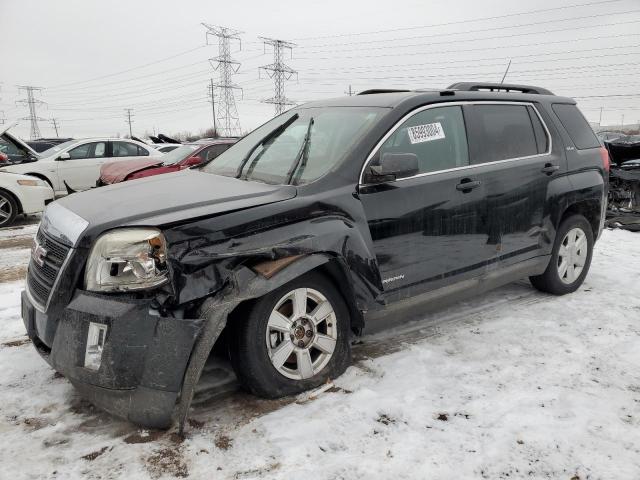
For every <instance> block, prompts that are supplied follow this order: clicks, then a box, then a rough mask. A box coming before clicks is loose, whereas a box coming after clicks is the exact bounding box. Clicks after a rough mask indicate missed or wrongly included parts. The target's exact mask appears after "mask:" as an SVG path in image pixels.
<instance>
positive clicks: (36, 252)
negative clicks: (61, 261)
mask: <svg viewBox="0 0 640 480" xmlns="http://www.w3.org/2000/svg"><path fill="white" fill-rule="evenodd" d="M46 256H47V250H46V249H45V248H44V247H43V246H42V245H40V244H39V243H38V241H37V240H34V242H33V247H32V248H31V258H32V259H33V261H34V262H36V265H38V266H39V267H42V266H44V259H45V257H46Z"/></svg>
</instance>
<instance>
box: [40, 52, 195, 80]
mask: <svg viewBox="0 0 640 480" xmlns="http://www.w3.org/2000/svg"><path fill="white" fill-rule="evenodd" d="M201 48H204V45H200V46H199V47H196V48H190V49H189V50H185V51H183V52H180V53H176V54H175V55H170V56H168V57H165V58H161V59H160V60H155V61H153V62H149V63H145V64H142V65H137V66H135V67H131V68H127V69H126V70H120V71H119V72H114V73H109V74H106V75H101V76H99V77H93V78H89V79H87V80H80V81H77V82H71V83H63V84H60V85H54V86H52V87H49V88H50V89H52V90H53V89H58V88H64V87H70V86H74V85H80V84H82V83H90V82H93V81H95V80H102V79H103V78H109V77H115V76H117V75H122V74H123V73H128V72H132V71H133V70H138V69H140V68H145V67H149V66H151V65H156V64H158V63H162V62H165V61H167V60H171V59H173V58H177V57H180V56H182V55H186V54H188V53H191V52H195V51H196V50H200V49H201Z"/></svg>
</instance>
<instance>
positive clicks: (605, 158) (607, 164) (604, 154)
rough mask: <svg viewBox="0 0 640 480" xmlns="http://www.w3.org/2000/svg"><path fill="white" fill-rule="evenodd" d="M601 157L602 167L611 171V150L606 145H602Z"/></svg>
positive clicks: (606, 170)
mask: <svg viewBox="0 0 640 480" xmlns="http://www.w3.org/2000/svg"><path fill="white" fill-rule="evenodd" d="M600 157H601V158H602V168H604V171H605V172H609V169H610V168H611V159H610V158H609V150H607V149H606V148H605V147H600Z"/></svg>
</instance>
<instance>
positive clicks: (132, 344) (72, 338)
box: [22, 291, 202, 428]
mask: <svg viewBox="0 0 640 480" xmlns="http://www.w3.org/2000/svg"><path fill="white" fill-rule="evenodd" d="M22 317H23V321H24V324H25V327H26V329H27V333H28V335H29V338H31V340H32V341H33V344H34V346H35V348H36V350H37V351H38V353H39V354H40V355H41V356H42V357H43V358H44V359H45V360H46V361H47V363H48V364H49V365H51V367H53V368H54V369H55V370H56V371H57V372H59V373H61V374H62V375H64V376H65V377H66V378H67V379H69V381H70V382H71V383H72V384H73V385H74V386H75V387H76V388H77V389H78V391H79V392H80V393H81V395H83V396H84V397H86V398H87V399H88V400H89V401H91V402H92V403H94V404H95V405H96V406H98V407H100V408H102V409H104V410H106V411H108V412H109V413H112V414H114V415H116V416H119V417H122V418H125V419H127V420H129V421H131V422H133V423H136V424H138V425H141V426H144V427H149V428H167V427H169V426H170V425H171V423H172V415H173V410H174V406H175V403H176V400H177V398H178V395H179V393H180V390H181V386H182V381H183V377H184V371H185V368H186V365H187V362H188V360H189V356H190V354H191V350H192V348H193V345H194V342H195V339H196V338H197V336H198V334H199V332H200V329H201V326H202V321H201V320H199V319H191V320H188V319H177V318H173V317H161V316H160V315H158V314H157V312H155V311H154V309H152V308H151V300H138V299H128V298H120V297H118V296H109V295H97V294H93V293H89V292H83V291H78V292H76V294H75V295H74V296H73V298H72V300H71V302H70V303H69V305H67V306H66V307H64V308H62V309H53V308H49V310H47V312H46V313H44V312H41V311H40V310H38V309H37V308H36V307H35V306H34V304H33V302H32V301H31V299H30V297H29V295H28V293H27V292H26V291H25V292H22ZM91 323H96V324H100V325H106V327H107V331H106V335H105V341H104V347H103V350H102V358H101V362H100V366H99V368H98V369H97V370H94V369H91V368H87V367H85V353H86V347H87V335H88V332H89V325H90V324H91Z"/></svg>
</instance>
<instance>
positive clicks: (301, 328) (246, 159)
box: [22, 83, 609, 427]
mask: <svg viewBox="0 0 640 480" xmlns="http://www.w3.org/2000/svg"><path fill="white" fill-rule="evenodd" d="M608 168H609V162H608V156H607V152H606V150H604V149H603V148H601V146H600V143H599V141H598V139H597V138H596V136H595V135H594V133H593V131H592V130H591V128H590V127H589V125H588V123H587V122H586V120H585V119H584V117H583V116H582V115H581V113H580V112H579V110H578V109H577V108H576V105H575V102H574V101H573V100H572V99H570V98H563V97H558V96H555V95H553V94H552V93H551V92H549V91H546V90H544V89H541V88H537V87H528V86H518V85H494V84H469V83H459V84H455V85H452V86H451V87H449V88H448V89H446V90H443V91H420V90H417V91H389V90H372V91H367V92H363V93H361V94H360V95H357V96H353V97H345V98H337V99H332V100H324V101H319V102H314V103H309V104H306V105H303V106H300V107H297V108H294V109H292V110H290V111H288V112H286V113H284V114H282V115H280V116H278V117H276V118H274V119H272V120H271V121H269V122H267V123H266V124H264V125H262V126H261V127H259V128H257V129H256V130H254V131H253V132H252V133H250V134H249V135H247V136H246V137H244V138H243V139H242V140H240V141H239V142H238V143H237V144H236V145H234V146H233V147H232V148H230V149H229V150H227V151H226V152H224V153H223V154H222V155H220V156H219V157H218V158H216V160H215V161H213V162H211V163H209V164H207V165H205V166H202V167H201V168H199V169H192V170H186V171H183V172H180V173H176V174H169V175H159V176H156V177H150V178H147V179H143V180H136V181H132V182H125V183H122V184H117V185H113V186H109V187H105V188H100V189H95V190H92V191H87V192H83V193H79V194H74V195H70V196H68V197H66V198H63V199H61V200H58V201H57V202H54V203H53V204H51V205H49V207H48V208H47V211H46V213H45V215H44V216H43V219H42V222H41V225H40V229H39V231H38V233H37V236H36V240H35V244H34V247H33V252H32V259H31V262H30V264H29V269H28V276H27V288H26V291H25V292H23V294H22V314H23V318H24V323H25V325H26V328H27V331H28V334H29V337H30V338H31V339H32V341H33V344H34V345H35V347H36V348H37V350H38V351H39V352H40V354H41V355H42V356H43V357H44V358H45V360H46V361H47V362H48V363H49V364H50V365H51V366H52V367H53V368H54V369H56V370H57V371H59V372H60V373H62V374H63V375H64V376H65V377H66V378H68V379H69V380H70V381H71V382H72V383H73V384H74V385H75V386H76V387H77V388H78V389H79V390H80V391H81V392H82V393H83V394H84V395H85V396H86V397H87V398H89V399H90V400H91V401H92V402H93V403H95V404H96V405H98V406H101V407H102V408H104V409H106V410H108V411H110V412H112V413H115V414H116V415H119V416H122V417H125V418H128V419H129V420H131V421H132V422H135V423H138V424H140V425H144V426H148V427H168V426H169V425H171V424H172V422H174V421H177V422H179V423H180V425H184V420H185V419H186V416H187V412H188V409H189V405H190V402H191V399H192V396H193V392H194V387H195V385H196V383H197V382H198V379H199V377H200V373H201V372H202V369H203V366H204V364H205V361H206V360H207V358H208V356H209V355H210V353H211V352H212V349H213V347H214V345H216V344H218V345H219V342H218V340H219V339H220V338H223V339H224V340H225V347H226V349H227V350H228V353H229V356H230V360H231V363H232V365H233V367H234V369H235V371H236V373H237V376H238V378H239V380H240V382H241V383H242V384H243V385H244V387H245V388H247V389H248V390H249V391H251V392H253V393H255V394H257V395H260V396H264V397H279V396H283V395H290V394H294V393H297V392H300V391H302V390H305V389H308V388H312V387H315V386H318V385H320V384H322V383H323V382H326V381H327V379H329V378H335V377H336V376H338V375H340V374H341V373H342V372H343V371H344V370H345V368H346V367H347V366H348V365H349V362H350V353H351V350H350V340H351V337H352V335H357V334H361V333H362V332H363V331H369V330H370V329H372V328H374V326H375V325H378V326H379V325H380V322H382V323H383V324H384V322H388V321H391V318H390V317H402V316H403V315H404V313H403V312H404V311H405V310H404V309H407V310H406V311H409V310H412V311H416V309H417V310H418V311H419V310H420V308H424V307H425V306H426V305H427V303H425V302H433V301H434V300H435V299H439V300H441V299H443V298H447V299H449V300H452V299H453V300H456V299H459V298H463V297H465V296H468V295H470V294H477V293H479V292H482V291H485V290H487V289H489V288H494V287H497V286H499V285H501V284H505V283H507V282H512V281H514V280H517V279H521V278H524V277H529V278H530V279H531V283H532V284H533V286H534V287H536V288H538V289H540V290H542V291H545V292H549V293H553V294H565V293H569V292H573V291H574V290H576V289H577V288H578V287H579V286H580V284H581V283H582V282H583V280H584V278H585V276H586V275H587V271H588V269H589V264H590V261H591V255H592V251H593V245H594V242H595V240H596V238H597V237H598V236H599V234H600V232H601V230H602V225H603V220H604V211H605V198H606V193H607V185H608V180H607V172H608ZM390 312H392V315H390ZM385 315H386V316H385ZM221 334H223V335H222V336H221Z"/></svg>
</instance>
